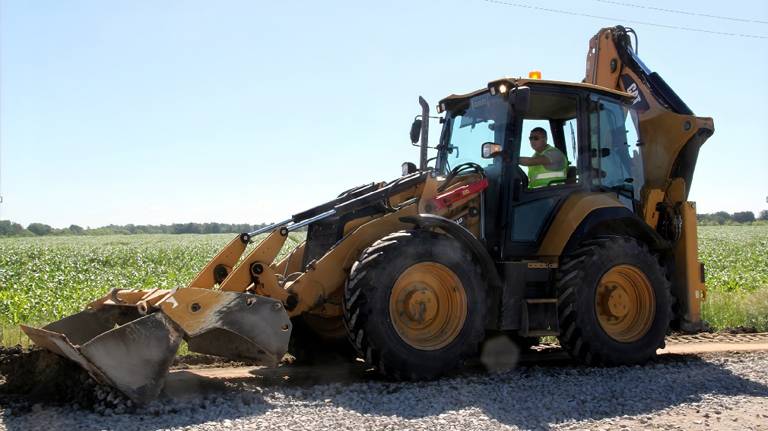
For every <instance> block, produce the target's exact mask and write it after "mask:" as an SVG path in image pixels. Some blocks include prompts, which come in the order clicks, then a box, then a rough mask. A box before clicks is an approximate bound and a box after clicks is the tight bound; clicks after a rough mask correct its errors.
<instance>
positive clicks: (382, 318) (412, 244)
mask: <svg viewBox="0 0 768 431" xmlns="http://www.w3.org/2000/svg"><path fill="white" fill-rule="evenodd" d="M484 289H485V284H484V283H483V280H482V276H481V273H480V270H479V267H478V265H477V264H476V263H475V261H474V259H473V258H472V255H471V254H470V253H469V252H468V251H467V250H466V249H465V248H464V247H463V246H462V245H461V244H460V243H459V242H458V241H456V240H455V239H453V238H451V237H448V236H446V235H442V234H438V233H435V232H430V231H425V230H415V231H407V232H397V233H394V234H391V235H388V236H386V237H384V238H383V239H381V240H379V241H377V242H376V243H374V244H373V245H372V246H371V247H369V248H368V249H366V250H365V251H364V252H363V253H362V255H361V256H360V259H359V260H358V261H357V262H355V264H354V266H353V267H352V270H351V272H350V276H349V281H348V282H347V286H346V289H345V295H344V320H345V324H346V326H347V330H348V333H349V337H350V340H351V341H352V344H353V345H354V346H355V348H356V349H357V350H358V352H359V354H360V355H361V356H362V357H363V358H365V360H366V362H368V363H369V364H370V365H373V366H375V367H377V368H378V370H379V371H380V372H381V373H382V374H385V375H388V376H391V377H394V378H397V379H431V378H435V377H437V376H439V375H441V374H443V373H446V372H448V371H450V370H452V369H454V368H456V367H458V366H459V365H460V364H461V362H462V360H463V359H465V358H467V357H469V356H472V355H476V354H477V351H478V345H479V343H480V342H481V340H482V339H483V337H484V334H485V329H484V328H485V325H484V318H485V314H486V312H485V311H486V302H485V298H486V297H485V290H484Z"/></svg>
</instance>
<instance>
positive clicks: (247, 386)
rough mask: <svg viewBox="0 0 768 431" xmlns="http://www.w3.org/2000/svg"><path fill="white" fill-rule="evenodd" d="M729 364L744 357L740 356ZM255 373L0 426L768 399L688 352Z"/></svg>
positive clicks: (516, 414)
mask: <svg viewBox="0 0 768 431" xmlns="http://www.w3.org/2000/svg"><path fill="white" fill-rule="evenodd" d="M537 355H538V356H537ZM727 360H733V361H744V359H739V357H738V355H735V354H734V355H732V356H729V359H727ZM542 361H543V362H542ZM534 363H535V364H536V365H532V364H534ZM251 374H252V375H251V376H246V377H244V378H241V379H236V380H229V381H227V382H222V381H215V380H207V379H201V378H200V377H196V376H194V375H192V373H190V372H188V371H179V372H177V373H176V375H175V377H174V379H172V381H171V382H170V384H169V385H168V387H167V388H166V391H165V393H166V398H165V399H164V400H160V401H158V402H153V403H151V404H150V405H148V406H145V407H143V408H141V409H139V410H137V411H135V412H134V413H132V414H123V415H114V416H110V415H107V416H103V415H102V414H100V413H94V412H93V411H90V410H82V409H72V408H71V407H68V406H57V405H56V404H37V405H32V406H26V407H23V408H21V410H19V408H18V407H14V406H13V405H11V407H10V410H11V411H10V412H9V410H8V406H7V405H0V409H2V410H3V412H2V413H1V414H2V416H0V418H1V419H2V423H1V424H0V425H5V427H6V428H7V429H8V430H21V429H24V430H27V429H38V428H39V429H75V428H82V427H84V426H85V427H86V428H89V427H97V428H107V429H157V428H171V427H185V426H194V425H197V424H202V423H205V422H218V423H219V424H220V425H223V426H227V425H230V424H229V423H228V421H236V420H237V419H239V418H243V417H246V416H247V417H249V419H248V424H249V426H255V425H256V424H258V422H259V421H260V420H263V421H264V424H263V425H264V426H270V425H271V426H276V424H282V425H285V426H286V429H288V428H290V424H289V423H281V418H283V417H282V414H285V413H286V409H288V408H291V409H294V408H301V409H305V411H306V413H304V414H305V415H308V416H307V417H306V420H307V421H312V420H316V419H319V417H320V416H321V415H323V413H324V412H325V410H324V409H326V408H328V409H330V410H332V411H334V412H335V411H336V409H337V408H339V407H341V408H343V409H344V410H348V411H352V412H356V413H359V414H361V415H372V416H390V417H392V416H394V417H398V418H402V419H403V420H418V419H421V418H426V417H430V416H438V415H440V414H442V413H448V412H456V411H461V410H468V409H479V410H481V411H482V412H483V413H484V414H485V415H487V416H488V417H489V418H490V419H492V420H496V421H498V422H500V423H502V424H505V425H510V426H516V427H520V428H523V429H539V428H549V427H550V424H555V423H563V422H571V421H574V422H575V421H584V420H599V419H603V418H607V417H615V416H622V415H642V414H651V413H653V412H656V411H658V410H661V409H665V408H670V407H675V406H678V405H681V404H685V403H694V402H697V401H701V400H702V399H703V398H704V397H705V396H707V395H725V396H737V395H749V396H755V397H768V386H766V385H763V384H759V383H756V382H753V381H750V380H747V379H744V378H742V377H739V376H737V375H735V374H733V373H732V372H730V371H729V370H727V369H726V368H725V367H723V366H721V365H718V364H717V363H713V362H706V361H704V360H702V359H700V358H699V357H697V356H684V355H663V356H661V357H659V358H658V359H657V360H656V361H654V362H651V363H649V364H646V365H645V366H642V367H639V366H638V367H616V368H588V367H582V366H577V365H573V363H572V362H571V361H570V360H568V359H567V358H566V357H565V356H564V355H562V354H558V353H557V352H555V353H554V354H553V353H552V352H549V353H541V354H532V355H531V356H527V357H524V358H523V361H522V365H521V366H519V367H518V368H516V369H513V370H510V371H506V372H503V373H494V374H488V373H487V372H485V371H483V370H482V369H481V367H474V368H472V369H469V370H467V371H465V372H464V373H462V374H460V375H457V376H454V377H450V378H444V379H441V380H438V381H434V382H421V383H413V382H388V381H383V380H381V379H380V378H377V377H375V375H374V374H372V373H371V372H370V371H369V370H366V369H365V367H364V366H362V365H361V364H359V363H358V364H343V365H336V366H330V367H325V368H323V367H306V368H302V367H286V368H281V369H277V370H255V371H252V372H251ZM14 409H15V410H16V411H14ZM102 413H103V412H102ZM270 416H271V417H270ZM313 418H314V419H313ZM282 420H287V419H285V418H283V419H282ZM85 424H88V425H85ZM235 424H236V422H235ZM403 426H404V427H407V426H408V425H407V424H403Z"/></svg>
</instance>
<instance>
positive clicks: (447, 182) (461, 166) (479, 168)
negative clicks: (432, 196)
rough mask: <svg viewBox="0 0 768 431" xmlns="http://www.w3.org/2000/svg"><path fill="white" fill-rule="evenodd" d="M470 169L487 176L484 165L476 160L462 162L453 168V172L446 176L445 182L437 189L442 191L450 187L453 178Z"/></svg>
mask: <svg viewBox="0 0 768 431" xmlns="http://www.w3.org/2000/svg"><path fill="white" fill-rule="evenodd" d="M469 170H472V171H474V172H475V173H478V174H480V175H482V176H485V169H483V167H482V166H480V165H478V164H477V163H474V162H465V163H461V164H459V165H456V167H455V168H453V169H451V172H449V173H448V175H447V176H446V177H445V182H443V184H442V185H441V186H440V187H438V188H437V191H439V192H442V191H443V190H445V189H446V188H447V187H448V185H450V184H451V181H453V179H454V178H456V176H457V175H459V174H460V173H463V172H466V171H469Z"/></svg>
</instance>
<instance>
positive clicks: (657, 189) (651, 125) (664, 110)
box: [584, 26, 715, 331]
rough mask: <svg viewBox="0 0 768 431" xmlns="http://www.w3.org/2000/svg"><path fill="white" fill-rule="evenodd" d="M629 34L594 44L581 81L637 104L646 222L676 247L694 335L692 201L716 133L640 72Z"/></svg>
mask: <svg viewBox="0 0 768 431" xmlns="http://www.w3.org/2000/svg"><path fill="white" fill-rule="evenodd" d="M630 34H634V31H633V30H632V29H629V28H625V27H622V26H616V27H612V28H604V29H602V30H600V31H599V32H598V33H597V34H596V35H595V36H594V37H593V38H592V39H591V40H590V42H589V52H588V54H587V67H586V76H585V78H584V81H585V82H587V83H591V84H595V85H600V86H603V87H607V88H611V89H615V90H620V91H625V92H627V93H630V94H632V95H633V96H634V97H635V99H634V101H633V103H632V106H631V113H632V117H633V120H634V122H635V125H636V126H637V129H638V136H639V137H640V142H638V147H639V148H640V150H641V152H642V160H643V173H644V180H645V183H644V185H643V188H642V192H641V195H642V201H641V207H642V212H641V216H642V217H643V218H644V220H645V222H646V223H648V224H649V225H650V226H651V227H653V228H655V229H657V230H658V231H659V232H660V233H661V234H662V235H663V236H665V237H666V238H667V239H669V240H670V241H672V242H673V243H674V248H673V250H672V252H673V255H674V260H675V270H674V280H673V293H674V295H675V296H676V297H677V299H678V302H679V303H680V311H679V314H680V316H679V317H680V326H681V329H684V330H691V331H693V330H697V329H700V327H701V312H700V306H701V304H700V303H701V301H702V300H703V299H704V297H705V295H706V288H705V286H704V268H703V265H701V264H700V263H699V262H698V255H697V238H696V209H695V205H694V203H693V202H688V201H687V199H688V193H689V192H690V187H691V181H692V179H693V172H694V169H695V167H696V159H697V158H698V154H699V148H700V147H701V145H702V144H704V142H705V141H706V140H707V139H708V138H709V137H710V136H712V133H714V130H715V128H714V123H713V121H712V118H708V117H697V116H695V115H694V114H693V111H692V110H691V109H690V108H689V107H688V105H686V104H685V102H683V100H682V99H681V98H680V97H679V96H678V95H677V94H676V93H675V92H674V91H673V90H672V88H670V87H669V85H667V83H666V82H665V81H664V80H663V79H662V78H661V76H659V74H658V73H656V72H652V71H651V70H650V69H649V68H648V67H647V66H646V65H645V64H643V62H642V61H641V60H640V58H639V57H638V56H637V49H636V46H637V44H635V47H634V48H633V46H632V43H631V39H630ZM635 36H636V35H635Z"/></svg>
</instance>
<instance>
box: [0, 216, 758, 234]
mask: <svg viewBox="0 0 768 431" xmlns="http://www.w3.org/2000/svg"><path fill="white" fill-rule="evenodd" d="M696 219H697V220H698V223H699V224H700V225H705V226H708V225H732V224H752V223H753V222H758V223H760V224H762V223H763V221H768V210H762V211H760V214H759V215H758V216H757V217H755V213H753V212H752V211H740V212H735V213H733V214H730V213H727V212H725V211H718V212H716V213H712V214H697V215H696ZM266 225H267V224H266V223H261V224H231V223H174V224H161V225H134V224H127V225H114V224H111V225H107V226H101V227H97V228H90V227H85V228H84V227H81V226H78V225H76V224H73V225H70V226H69V227H66V228H54V227H51V226H49V225H47V224H44V223H30V224H29V225H28V226H27V227H24V226H22V225H20V224H19V223H14V222H12V221H10V220H0V237H9V236H46V235H136V234H155V233H165V234H182V233H197V234H206V233H241V232H252V231H254V230H256V229H259V228H261V227H264V226H266Z"/></svg>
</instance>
